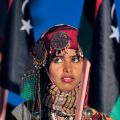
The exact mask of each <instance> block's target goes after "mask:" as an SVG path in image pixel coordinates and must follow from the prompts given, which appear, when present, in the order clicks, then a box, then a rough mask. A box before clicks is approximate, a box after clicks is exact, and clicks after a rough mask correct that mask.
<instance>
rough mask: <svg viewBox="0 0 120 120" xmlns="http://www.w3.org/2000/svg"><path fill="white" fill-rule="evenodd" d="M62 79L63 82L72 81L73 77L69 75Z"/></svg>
mask: <svg viewBox="0 0 120 120" xmlns="http://www.w3.org/2000/svg"><path fill="white" fill-rule="evenodd" d="M62 81H63V82H65V83H71V82H73V78H71V77H63V78H62Z"/></svg>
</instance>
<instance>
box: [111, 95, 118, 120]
mask: <svg viewBox="0 0 120 120" xmlns="http://www.w3.org/2000/svg"><path fill="white" fill-rule="evenodd" d="M110 116H111V118H113V119H114V120H120V97H119V98H118V100H117V102H116V104H115V105H114V107H113V109H112V112H111V113H110Z"/></svg>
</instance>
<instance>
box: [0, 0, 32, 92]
mask: <svg viewBox="0 0 120 120" xmlns="http://www.w3.org/2000/svg"><path fill="white" fill-rule="evenodd" d="M8 1H9V2H8V3H9V4H8V12H7V16H6V21H5V22H4V25H5V32H4V40H3V42H4V44H3V48H2V49H3V51H2V54H3V58H2V63H1V71H0V86H1V87H3V88H5V89H8V90H11V91H13V92H15V93H20V90H21V88H22V85H21V84H22V82H21V81H22V76H23V74H24V73H25V70H26V69H27V63H28V61H29V50H30V47H31V46H32V45H33V44H34V36H33V30H32V28H33V27H32V24H31V19H30V9H29V0H28V1H26V0H8ZM0 17H2V16H0ZM1 22H2V21H1ZM1 24H2V23H1Z"/></svg>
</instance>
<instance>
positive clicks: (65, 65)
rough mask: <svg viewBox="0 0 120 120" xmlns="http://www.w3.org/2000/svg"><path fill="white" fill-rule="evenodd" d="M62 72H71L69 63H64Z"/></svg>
mask: <svg viewBox="0 0 120 120" xmlns="http://www.w3.org/2000/svg"><path fill="white" fill-rule="evenodd" d="M63 71H64V72H66V73H70V72H72V64H71V63H70V62H68V61H66V62H64V69H63Z"/></svg>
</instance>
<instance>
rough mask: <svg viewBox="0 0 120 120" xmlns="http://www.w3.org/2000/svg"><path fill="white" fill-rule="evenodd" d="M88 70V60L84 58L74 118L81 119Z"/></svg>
mask: <svg viewBox="0 0 120 120" xmlns="http://www.w3.org/2000/svg"><path fill="white" fill-rule="evenodd" d="M89 70H90V62H89V61H88V60H87V59H85V60H84V68H83V74H84V75H83V80H82V84H81V86H80V91H79V92H80V95H79V96H78V100H77V110H76V115H75V120H81V119H82V111H83V105H84V101H85V95H86V88H87V83H88V77H89Z"/></svg>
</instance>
